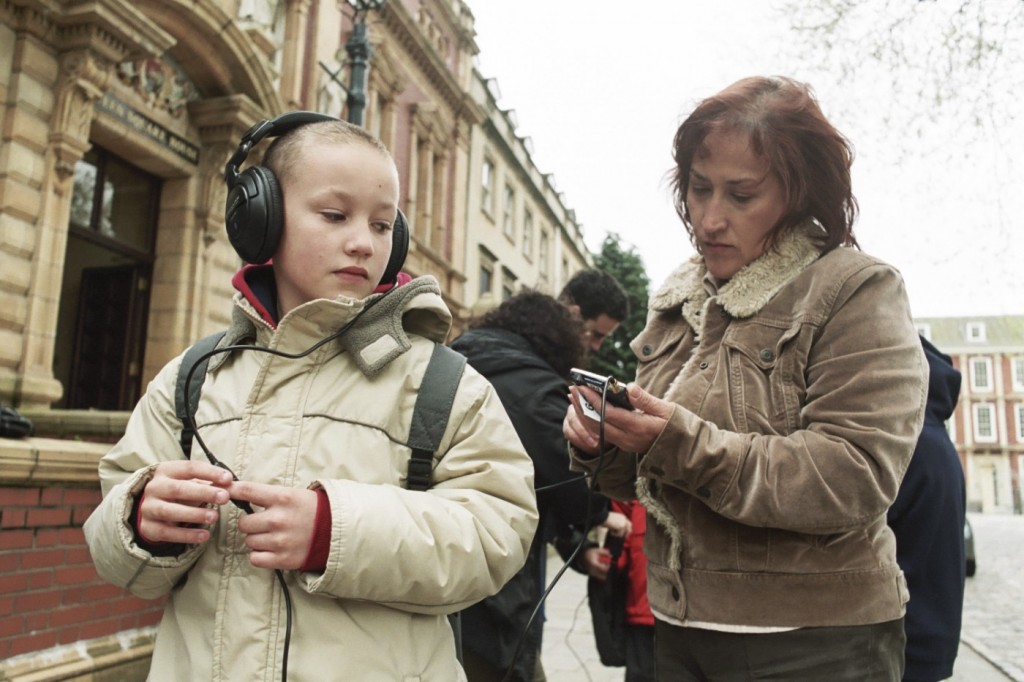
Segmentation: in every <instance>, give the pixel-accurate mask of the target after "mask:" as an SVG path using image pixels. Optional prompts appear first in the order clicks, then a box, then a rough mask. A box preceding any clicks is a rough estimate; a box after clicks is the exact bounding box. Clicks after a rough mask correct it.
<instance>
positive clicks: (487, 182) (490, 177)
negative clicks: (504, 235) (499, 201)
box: [480, 159, 494, 215]
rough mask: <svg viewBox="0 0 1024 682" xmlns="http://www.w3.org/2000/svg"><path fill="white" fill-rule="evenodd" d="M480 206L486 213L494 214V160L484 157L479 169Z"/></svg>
mask: <svg viewBox="0 0 1024 682" xmlns="http://www.w3.org/2000/svg"><path fill="white" fill-rule="evenodd" d="M480 208H482V209H483V211H484V213H486V214H487V215H493V214H494V162H493V161H491V160H490V159H484V167H483V169H481V171H480Z"/></svg>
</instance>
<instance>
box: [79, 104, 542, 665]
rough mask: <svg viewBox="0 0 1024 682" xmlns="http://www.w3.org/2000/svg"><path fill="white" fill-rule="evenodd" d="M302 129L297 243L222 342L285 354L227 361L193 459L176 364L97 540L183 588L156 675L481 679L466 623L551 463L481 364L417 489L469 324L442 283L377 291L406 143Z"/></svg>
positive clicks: (175, 596) (287, 174) (288, 235)
mask: <svg viewBox="0 0 1024 682" xmlns="http://www.w3.org/2000/svg"><path fill="white" fill-rule="evenodd" d="M286 116H288V115H286ZM284 118H285V117H281V119H284ZM318 118H319V119H322V118H326V117H318ZM278 120H280V119H275V121H278ZM275 121H269V122H264V124H266V125H269V127H270V129H271V130H273V128H274V124H275ZM264 124H260V125H264ZM285 127H286V130H285V131H284V132H282V133H280V134H279V136H278V137H277V139H276V140H275V141H274V143H273V144H272V145H271V146H270V148H269V149H268V151H267V154H266V158H265V167H261V168H254V169H250V170H252V171H259V173H257V175H259V174H262V175H264V176H271V180H272V182H270V184H271V185H274V186H276V187H279V190H280V202H279V203H280V204H283V205H282V206H278V207H277V208H276V209H275V210H276V211H277V212H279V213H280V218H281V221H280V224H281V231H280V235H279V243H278V244H277V245H276V248H275V249H274V250H273V251H272V253H273V261H272V263H271V264H268V265H250V266H247V267H246V268H243V270H242V271H240V272H239V273H238V274H237V275H236V276H235V278H234V280H233V283H234V284H235V286H236V288H237V289H238V291H239V293H238V294H236V296H235V307H234V311H233V323H232V325H231V328H230V329H229V331H228V333H227V336H226V337H225V338H224V339H223V340H222V341H221V343H220V345H221V346H222V347H223V346H226V345H233V344H252V345H254V346H258V347H262V348H264V349H267V350H269V351H271V352H257V351H255V350H253V349H252V348H249V349H243V350H234V351H232V352H230V353H225V354H221V355H216V356H214V357H213V359H212V360H211V362H210V365H209V370H208V374H207V379H206V381H205V384H204V386H203V391H202V397H201V399H200V400H199V404H198V406H196V405H193V406H192V409H193V410H194V411H195V415H196V418H195V422H196V424H197V425H198V432H199V435H200V436H201V441H200V440H199V439H197V441H198V442H200V444H201V445H205V446H206V447H205V448H202V449H201V448H198V447H197V448H193V453H192V458H191V460H185V459H183V457H182V452H181V446H180V444H179V442H178V433H179V432H180V430H181V428H180V421H179V420H178V418H177V417H176V415H175V409H174V393H175V378H176V376H177V374H178V371H179V366H180V365H181V363H182V358H180V357H179V358H178V359H176V360H174V361H172V362H171V363H170V364H169V365H168V366H167V367H165V368H164V369H163V370H162V371H161V372H160V374H159V375H158V376H157V377H156V378H155V379H154V381H153V382H152V383H151V384H150V386H149V388H148V390H147V392H146V394H145V395H144V396H143V398H142V400H141V401H140V403H139V405H138V406H137V407H136V408H135V411H134V413H133V414H132V417H131V420H130V421H129V424H128V428H127V431H126V433H125V435H124V437H123V438H122V439H121V441H120V442H119V443H118V444H117V445H116V446H115V447H114V448H113V449H112V450H111V451H110V453H108V454H107V455H106V456H105V457H104V458H103V460H102V461H101V463H100V477H101V481H102V487H103V493H104V500H103V502H102V503H101V504H100V506H99V507H98V508H97V509H96V511H95V512H94V513H93V515H92V516H91V517H90V518H89V520H88V521H87V523H86V526H85V532H86V539H87V541H88V543H89V548H90V551H91V553H92V555H93V559H94V561H95V563H96V567H97V570H98V571H99V572H100V574H101V575H102V576H103V577H104V578H105V579H107V580H109V581H110V582H112V583H114V584H116V585H121V586H124V587H127V588H128V589H130V590H131V591H132V592H133V593H134V594H136V595H139V596H142V597H149V598H156V597H161V596H163V595H168V594H169V595H170V598H169V600H168V603H167V607H166V610H165V613H164V618H163V620H162V622H161V624H160V629H159V631H158V633H157V638H156V646H155V650H154V653H153V662H152V667H151V671H150V679H151V680H164V679H167V680H172V679H173V680H183V679H195V680H224V679H232V680H257V679H258V680H279V679H282V678H283V677H285V670H284V668H285V664H286V663H289V664H290V665H289V666H288V669H287V677H288V679H289V680H318V681H319V680H325V679H348V680H402V679H417V680H438V681H444V682H450V681H451V680H458V679H464V675H463V673H462V670H461V668H460V666H459V664H458V662H457V659H456V653H455V643H454V639H453V636H452V631H451V628H450V626H449V624H448V621H447V619H446V618H445V615H446V614H449V613H452V612H455V611H458V610H460V609H462V608H463V607H465V606H467V605H469V604H472V603H474V602H476V601H479V600H480V599H482V598H484V597H486V596H488V595H490V594H493V593H494V592H496V591H497V590H498V589H499V588H500V587H501V586H502V585H503V584H504V583H505V581H506V580H507V579H508V578H509V577H511V576H512V575H513V574H514V573H515V572H516V570H517V569H518V568H519V567H520V566H522V564H523V562H524V560H525V554H526V551H527V549H528V547H529V544H530V540H531V538H532V536H533V534H534V530H535V526H536V522H537V511H536V501H535V497H534V493H533V469H532V465H531V462H530V459H529V458H528V457H527V455H526V453H525V452H524V451H523V449H522V446H521V444H520V442H519V439H518V437H517V436H516V433H515V431H514V429H513V428H512V426H511V424H510V423H509V420H508V417H507V416H506V414H505V412H504V410H503V409H502V407H501V403H500V402H499V400H498V398H497V396H496V395H495V394H494V391H493V389H492V388H491V387H490V385H489V384H488V383H487V382H486V381H485V380H484V379H483V378H481V377H480V376H479V375H478V374H476V373H475V372H474V371H472V370H471V369H470V368H467V369H466V371H465V373H464V374H463V376H462V379H461V382H460V384H459V386H458V390H457V392H456V395H455V398H454V403H453V407H452V412H451V417H450V419H449V421H448V426H447V428H446V431H445V436H444V438H443V439H442V442H441V447H440V448H439V451H438V455H437V456H436V457H435V459H434V462H433V472H432V475H431V480H432V484H431V487H430V488H429V489H428V490H427V491H425V492H421V491H415V490H409V489H408V488H407V486H406V480H405V477H406V471H407V466H408V460H409V454H410V450H409V448H408V447H406V446H405V445H403V443H404V442H405V439H406V437H407V436H408V433H409V429H410V419H411V413H412V407H413V404H414V402H415V399H416V396H417V391H418V389H419V387H420V384H421V382H422V381H423V373H424V370H425V367H426V363H427V361H428V359H429V357H430V355H431V352H432V351H433V348H434V343H433V342H434V341H443V339H444V338H445V336H446V335H447V333H448V329H449V326H450V323H451V315H450V313H449V311H448V310H447V308H446V307H445V306H444V303H443V301H442V299H441V296H440V291H439V289H438V286H437V283H436V281H435V280H433V279H432V278H418V279H415V280H412V281H411V282H408V283H405V284H403V285H402V286H397V285H396V286H395V287H392V288H391V289H390V290H389V291H388V292H387V293H374V292H375V289H377V287H378V284H379V282H380V280H381V278H382V275H383V274H384V273H385V269H386V266H387V264H388V262H389V258H390V255H391V251H392V248H393V244H392V229H393V226H394V225H395V222H396V214H397V205H398V173H397V170H396V168H395V165H394V162H393V161H392V159H391V156H390V154H388V152H387V150H386V149H385V148H384V147H383V145H382V144H381V143H380V142H379V141H378V140H377V139H376V138H374V137H372V136H371V135H369V134H368V133H366V132H365V131H363V130H362V129H360V128H358V127H355V126H352V125H350V124H347V123H344V122H342V121H337V120H334V119H331V120H317V122H311V123H304V124H301V125H298V126H285ZM257 130H262V129H261V128H259V127H257V128H254V129H253V130H252V131H250V133H249V134H247V135H246V137H245V138H243V146H242V147H240V148H239V153H238V154H236V155H235V158H233V159H232V163H234V162H235V161H236V160H238V163H240V160H239V159H244V156H245V153H247V152H248V148H249V147H250V146H251V145H252V144H255V143H256V142H258V141H259V139H260V138H261V137H263V136H264V135H258V136H257V137H256V139H254V140H250V139H249V138H250V135H253V134H255V133H254V132H253V131H257ZM267 134H270V133H267ZM232 163H229V167H228V171H229V173H228V177H229V182H230V180H231V177H232V170H233V169H232ZM234 170H235V172H234V175H235V176H236V178H237V176H238V173H237V168H235V169H234ZM243 175H245V174H243ZM235 189H236V188H235V187H232V192H235ZM231 202H232V199H231V198H230V197H229V203H231ZM271 203H272V204H273V203H274V202H271ZM234 208H235V205H234V204H232V205H231V206H229V224H230V221H231V220H233V218H232V217H231V216H232V215H233V213H232V211H233V209H234ZM233 227H237V226H233ZM243 229H244V226H243ZM229 232H230V230H229ZM232 243H233V244H234V245H235V246H236V249H238V248H239V246H238V244H237V243H235V238H234V237H232ZM239 250H240V252H241V249H239ZM245 257H246V258H249V259H250V260H259V258H257V259H253V258H251V257H250V256H248V255H246V256H245ZM263 258H264V259H265V257H263ZM405 279H408V276H405ZM346 325H350V326H349V327H348V328H347V331H345V332H344V333H343V334H342V335H341V336H340V337H339V338H337V339H334V340H332V341H329V342H327V343H326V344H324V345H323V346H321V347H319V348H317V349H316V350H314V351H313V352H311V353H308V354H305V351H307V350H308V349H310V348H311V347H313V346H314V345H315V344H316V343H317V342H319V341H321V340H322V339H324V338H326V337H329V336H330V335H332V334H334V333H336V332H338V330H339V329H342V328H345V326H346ZM274 352H284V353H289V354H291V355H292V356H293V357H288V358H283V357H279V355H275V354H273V353H274ZM206 448H208V449H209V452H210V454H211V455H212V456H214V457H216V458H217V459H218V460H220V461H221V462H223V463H224V465H225V466H226V467H229V468H230V472H229V471H228V470H225V468H222V467H220V466H214V464H212V463H209V462H208V461H205V460H206V456H205V455H204V450H205V449H206ZM231 472H233V473H234V475H235V476H236V477H237V480H236V479H234V478H233V477H232V474H231ZM231 501H236V502H237V503H239V504H241V505H242V506H245V504H246V503H249V504H250V505H251V507H252V508H253V513H244V512H242V511H241V510H240V509H239V507H238V506H236V505H235V504H231V503H229V502H231ZM268 569H273V570H268ZM275 573H276V575H275ZM275 578H277V579H279V580H280V582H281V584H282V585H286V586H287V589H283V588H282V586H281V585H279V584H278V582H276V581H275Z"/></svg>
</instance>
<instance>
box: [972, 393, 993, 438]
mask: <svg viewBox="0 0 1024 682" xmlns="http://www.w3.org/2000/svg"><path fill="white" fill-rule="evenodd" d="M983 410H984V411H986V412H987V413H988V421H989V424H990V425H991V428H992V433H991V434H990V435H982V433H981V412H982V411H983ZM971 413H972V414H971V416H972V421H973V424H972V427H973V429H972V430H973V432H974V442H975V443H995V442H997V441H998V440H999V425H998V424H997V423H996V406H995V405H994V404H993V403H974V404H973V405H971Z"/></svg>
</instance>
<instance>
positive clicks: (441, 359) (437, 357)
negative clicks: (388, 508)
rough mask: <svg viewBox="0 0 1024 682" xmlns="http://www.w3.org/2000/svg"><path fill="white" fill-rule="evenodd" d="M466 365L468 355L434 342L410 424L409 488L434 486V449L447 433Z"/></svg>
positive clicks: (416, 488) (419, 488)
mask: <svg viewBox="0 0 1024 682" xmlns="http://www.w3.org/2000/svg"><path fill="white" fill-rule="evenodd" d="M465 368H466V358H465V356H463V355H461V354H459V353H457V352H455V351H453V350H452V349H451V348H448V347H447V346H445V345H444V344H441V343H435V344H434V351H433V353H431V355H430V362H429V363H427V371H426V372H425V373H424V374H423V383H422V384H420V391H419V394H417V396H416V404H415V406H414V407H413V411H412V423H411V425H410V427H409V442H408V443H407V445H408V446H409V448H410V449H411V450H412V456H411V457H410V458H409V473H408V477H407V479H406V486H405V487H406V488H408V489H409V490H426V489H427V488H429V487H430V479H431V474H432V473H433V464H434V453H435V452H436V451H437V448H438V446H440V444H441V438H442V437H444V432H445V428H446V427H447V425H448V416H449V415H450V414H451V411H452V404H453V403H454V402H455V392H456V390H457V389H458V386H459V381H460V380H461V379H462V373H463V371H464V370H465Z"/></svg>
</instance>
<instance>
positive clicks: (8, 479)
mask: <svg viewBox="0 0 1024 682" xmlns="http://www.w3.org/2000/svg"><path fill="white" fill-rule="evenodd" d="M109 449H110V445H108V444H104V443H85V442H82V441H73V440H58V439H55V438H24V439H19V440H15V439H10V438H0V483H2V484H4V485H45V484H52V483H65V484H72V485H95V484H97V483H98V482H99V472H98V469H97V466H98V464H99V461H100V458H101V457H102V456H103V455H104V454H105V453H106V452H107V450H109Z"/></svg>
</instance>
